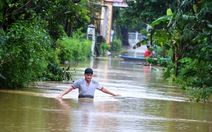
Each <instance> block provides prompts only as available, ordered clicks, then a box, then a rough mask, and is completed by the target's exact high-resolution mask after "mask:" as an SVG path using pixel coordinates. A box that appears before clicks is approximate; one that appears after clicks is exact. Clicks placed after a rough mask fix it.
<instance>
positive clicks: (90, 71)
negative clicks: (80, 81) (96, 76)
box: [85, 68, 93, 75]
mask: <svg viewBox="0 0 212 132" xmlns="http://www.w3.org/2000/svg"><path fill="white" fill-rule="evenodd" d="M85 74H92V75H93V70H92V69H91V68H86V69H85Z"/></svg>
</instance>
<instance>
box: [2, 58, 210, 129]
mask: <svg viewBox="0 0 212 132" xmlns="http://www.w3.org/2000/svg"><path fill="white" fill-rule="evenodd" d="M87 67H92V68H93V69H94V75H93V78H95V79H96V80H98V81H99V83H100V84H101V85H103V86H105V87H106V88H107V89H108V90H110V91H112V92H114V93H119V94H121V96H119V97H113V96H110V95H107V94H104V93H102V92H100V91H96V93H95V98H94V100H93V101H89V100H87V101H82V100H78V98H77V94H78V90H73V91H72V92H70V93H69V94H67V95H65V96H64V98H63V100H57V99H56V97H57V96H58V95H59V94H60V93H61V92H62V91H64V90H65V89H67V88H68V87H69V86H70V85H71V83H72V82H73V81H74V80H77V79H79V78H83V71H84V69H85V68H87ZM70 72H71V75H72V80H70V81H64V82H37V83H35V84H34V85H33V86H31V87H29V88H27V89H23V90H0V132H212V105H211V103H194V102H188V101H187V100H188V99H187V98H186V97H185V96H184V94H185V93H184V91H181V90H180V89H179V88H177V87H176V86H173V85H171V84H170V83H168V82H166V81H164V80H163V78H162V73H163V70H162V69H161V68H157V67H154V66H151V67H150V66H143V65H140V64H139V63H137V62H126V61H123V60H120V59H119V58H118V57H117V58H111V57H108V58H93V59H92V60H91V61H89V62H87V63H79V64H77V65H75V64H73V65H72V67H71V71H70Z"/></svg>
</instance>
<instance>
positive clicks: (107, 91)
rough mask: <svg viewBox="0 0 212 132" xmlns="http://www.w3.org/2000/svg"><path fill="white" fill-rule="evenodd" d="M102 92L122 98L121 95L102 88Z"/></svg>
mask: <svg viewBox="0 0 212 132" xmlns="http://www.w3.org/2000/svg"><path fill="white" fill-rule="evenodd" d="M101 91H102V92H104V93H106V94H110V95H112V96H121V95H120V94H115V93H112V92H110V91H109V90H107V89H106V88H104V87H102V88H101Z"/></svg>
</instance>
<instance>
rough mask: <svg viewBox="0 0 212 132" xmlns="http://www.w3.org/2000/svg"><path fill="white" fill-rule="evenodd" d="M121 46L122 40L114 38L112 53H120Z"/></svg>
mask: <svg viewBox="0 0 212 132" xmlns="http://www.w3.org/2000/svg"><path fill="white" fill-rule="evenodd" d="M121 46H122V44H121V40H119V39H117V38H114V40H113V43H112V44H111V51H120V50H121Z"/></svg>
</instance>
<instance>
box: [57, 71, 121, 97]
mask: <svg viewBox="0 0 212 132" xmlns="http://www.w3.org/2000/svg"><path fill="white" fill-rule="evenodd" d="M84 76H85V78H84V79H79V80H78V81H76V82H75V83H74V84H73V85H71V86H70V88H68V89H67V90H65V91H64V92H63V93H61V94H60V95H59V96H58V99H62V97H63V96H64V95H66V94H68V93H69V92H71V91H72V90H73V89H77V88H79V95H78V98H91V99H93V98H94V93H95V90H96V89H98V90H101V91H102V92H104V93H106V94H110V95H112V96H120V95H119V94H115V93H112V92H110V91H109V90H107V89H106V88H104V87H102V86H100V85H99V83H98V82H97V81H95V80H94V79H92V76H93V70H92V69H91V68H87V69H85V73H84Z"/></svg>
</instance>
